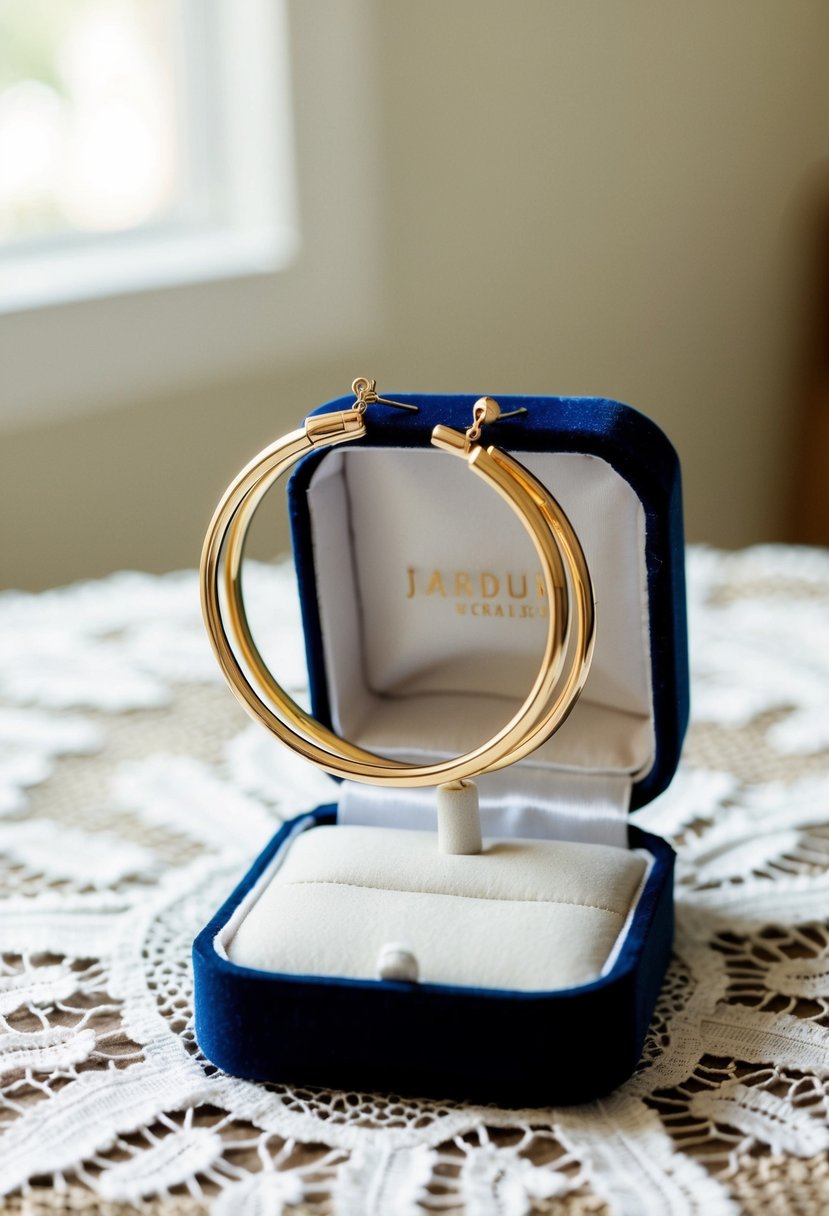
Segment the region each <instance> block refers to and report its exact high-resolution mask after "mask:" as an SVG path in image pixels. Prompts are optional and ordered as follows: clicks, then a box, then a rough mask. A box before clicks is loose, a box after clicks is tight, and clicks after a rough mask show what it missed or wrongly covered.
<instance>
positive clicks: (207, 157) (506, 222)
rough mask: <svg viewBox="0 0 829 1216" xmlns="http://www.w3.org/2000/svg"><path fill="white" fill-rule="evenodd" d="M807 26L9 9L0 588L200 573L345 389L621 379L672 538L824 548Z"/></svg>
mask: <svg viewBox="0 0 829 1216" xmlns="http://www.w3.org/2000/svg"><path fill="white" fill-rule="evenodd" d="M827 45H829V5H827V4H825V3H824V0H786V3H780V2H779V0H731V2H730V3H728V4H723V3H722V2H721V0H696V2H695V3H694V4H692V5H685V4H665V3H663V2H660V0H595V2H594V3H590V4H584V3H581V2H579V0H521V2H520V3H510V4H508V3H505V2H500V3H499V2H496V0H453V3H451V4H446V3H444V2H443V0H420V2H419V3H418V4H409V3H404V2H402V0H391V2H390V0H319V2H317V3H314V4H302V3H299V0H296V2H293V3H287V4H283V3H282V2H281V0H0V563H2V565H1V566H0V578H1V579H2V584H3V585H4V586H16V587H22V588H31V589H37V588H41V587H46V586H49V585H53V584H60V583H65V582H68V581H71V580H73V579H77V578H81V577H89V576H95V575H99V574H103V573H106V572H108V571H110V570H114V569H118V568H123V567H131V568H138V569H145V570H151V571H160V570H166V569H172V568H176V567H182V566H193V565H195V564H196V562H197V560H198V555H199V549H200V545H201V540H202V537H203V533H204V530H205V527H206V524H207V521H208V519H209V516H210V514H211V511H212V508H213V506H214V504H215V502H216V500H217V498H218V496H219V494H220V493H221V491H222V489H223V488H224V486H225V485H226V483H227V482H228V481H229V479H230V478H231V476H232V475H233V474H234V473H235V472H236V470H237V469H238V467H240V465H241V464H243V463H244V462H246V461H247V460H248V459H249V458H250V457H251V456H252V455H253V453H255V452H256V451H257V450H258V448H259V447H261V446H263V445H264V444H265V443H267V442H269V441H270V440H271V439H273V438H274V437H276V436H277V435H279V434H281V433H282V432H284V431H285V430H287V429H289V428H292V427H293V426H295V425H296V424H297V422H298V421H299V420H300V419H301V418H302V417H303V416H304V415H305V413H307V412H308V411H309V410H310V409H311V408H312V407H314V406H315V405H317V404H319V403H320V402H322V401H325V400H327V399H329V398H331V397H334V396H338V395H340V394H341V393H344V392H347V391H348V387H349V385H350V382H351V380H352V379H353V378H354V377H355V376H356V375H358V374H360V375H369V376H374V377H376V378H377V379H378V382H379V387H380V391H381V392H383V391H387V392H388V393H389V394H390V395H393V394H394V390H398V391H404V390H408V391H416V390H418V389H420V390H423V391H439V390H446V391H464V392H476V393H477V392H487V393H492V394H495V395H497V394H498V393H499V392H509V393H522V392H528V393H544V394H556V393H561V394H583V395H606V396H610V397H615V398H618V399H621V400H623V401H626V402H628V403H630V404H632V405H634V406H636V407H637V408H639V409H641V410H643V411H644V412H645V413H647V414H649V415H650V416H651V417H653V418H654V419H655V420H656V421H657V422H658V423H659V424H660V425H661V426H662V427H663V428H664V429H665V430H666V431H667V433H668V435H669V436H670V437H671V439H672V440H673V442H674V444H675V445H676V446H677V448H678V449H679V452H680V455H681V458H682V461H683V467H684V474H685V494H686V518H687V531H688V536H689V539H691V540H694V541H706V542H709V543H712V544H715V545H720V546H725V547H736V546H742V545H745V544H749V543H752V542H756V541H764V540H794V541H809V542H817V543H827V541H829V421H827V418H828V417H829V405H828V404H827V403H828V402H829V393H827V385H828V384H829V380H828V379H827V377H828V376H829V371H827V360H826V345H827V335H829V72H827V71H826V47H827ZM267 545H268V546H269V547H270V549H271V550H272V551H278V550H279V549H281V548H285V547H286V546H287V529H286V527H285V524H284V521H283V519H282V516H281V514H279V513H275V514H274V517H273V521H272V525H271V526H270V534H269V536H268V539H267Z"/></svg>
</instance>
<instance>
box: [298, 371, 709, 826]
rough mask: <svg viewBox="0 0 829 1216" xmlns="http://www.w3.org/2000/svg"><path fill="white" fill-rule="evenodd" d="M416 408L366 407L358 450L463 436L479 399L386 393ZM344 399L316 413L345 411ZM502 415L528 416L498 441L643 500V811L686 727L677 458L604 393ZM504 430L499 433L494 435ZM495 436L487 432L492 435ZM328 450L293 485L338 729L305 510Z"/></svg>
mask: <svg viewBox="0 0 829 1216" xmlns="http://www.w3.org/2000/svg"><path fill="white" fill-rule="evenodd" d="M387 395H388V396H389V397H391V398H392V399H393V400H395V401H404V402H407V401H408V402H411V403H412V404H416V405H417V406H418V413H416V414H414V413H409V412H408V411H405V410H395V409H393V408H391V407H388V406H382V405H374V406H370V407H369V411H368V414H367V418H368V419H369V420H370V426H369V428H368V434H367V435H366V436H365V438H363V439H361V440H360V441H359V442H360V446H361V447H379V448H384V447H403V448H405V447H414V448H417V447H420V448H429V447H431V434H432V428H433V427H434V426H435V425H437V423H439V422H443V423H446V424H448V425H449V426H454V427H457V428H458V429H459V430H464V429H465V428H466V427H467V426H468V425H469V421H470V419H471V417H472V406H473V404H474V402H475V400H476V397H473V396H453V397H448V396H421V395H419V394H407V393H397V394H395V393H391V392H390V393H388V394H387ZM352 401H353V397H341V398H338V399H337V400H336V401H332V402H329V403H328V404H327V405H324V406H321V407H320V409H319V410H316V411H315V413H329V412H331V411H334V410H344V409H348V408H349V406H350V405H351V403H352ZM498 401H499V403H500V405H501V408H502V409H503V411H504V412H505V413H507V412H509V411H510V410H513V409H518V408H519V407H521V406H526V407H527V413H526V414H523V415H521V416H519V418H516V419H506V420H505V421H503V422H499V423H498V426H497V428H493V430H492V432H491V433H490V435H491V438H492V439H493V440H495V441H497V443H498V444H499V446H501V447H504V448H505V449H506V450H507V451H509V452H516V453H521V452H551V451H552V452H583V453H585V454H587V455H590V456H599V457H601V459H603V460H606V461H607V463H608V464H609V465H611V466H612V468H614V469H615V470H616V471H617V472H618V473H619V474H620V475H621V476H622V477H624V478H625V479H626V480H627V481H628V482H629V483H630V485H631V486H632V487H633V489H634V490H635V491H636V493H637V495H638V496H639V498H640V500H641V502H642V505H643V508H644V511H645V548H646V553H645V560H646V568H647V578H648V596H649V600H650V650H651V680H652V688H653V710H654V721H655V728H656V755H655V760H654V764H653V767H652V768H651V770H650V772H649V773H648V774H647V776H645V777H643V778H642V780H641V781H638V782H637V783H636V784H635V785H634V786H633V793H632V799H631V809H632V810H634V809H635V808H636V807H639V806H644V805H645V804H646V803H648V802H650V801H651V800H652V799H653V798H655V797H656V796H657V795H658V794H661V793H662V791H663V790H664V789H666V788H667V786H668V785H670V782H671V779H672V778H673V775H674V772H675V771H676V766H677V763H678V761H679V754H680V751H681V748H682V740H683V738H684V736H685V730H686V728H687V725H688V709H689V701H688V689H689V677H688V638H687V623H686V608H685V544H684V535H683V528H682V486H681V477H680V470H679V460H678V459H677V455H676V452H675V451H674V449H673V447H672V446H671V444H670V442H669V441H668V439H667V438H666V436H665V435H664V434H663V432H662V431H661V430H660V429H659V427H657V426H656V425H655V423H653V422H651V421H650V419H649V418H646V417H645V416H644V414H640V413H639V412H638V411H637V410H634V409H631V407H630V406H628V405H622V404H621V403H620V402H618V401H608V400H605V399H604V398H600V397H506V396H503V395H501V394H498ZM496 430H497V435H496V434H495V431H496ZM488 437H489V436H488ZM325 456H326V453H325V452H320V453H313V454H312V455H310V456H308V457H306V459H305V460H304V461H303V463H302V464H301V465H300V466H299V467H298V469H297V470H296V472H295V473H294V475H293V477H292V478H291V480H290V483H289V490H288V495H289V509H290V513H291V527H292V535H293V545H294V561H295V564H296V570H297V580H298V584H299V594H300V602H301V606H302V620H303V626H304V630H305V643H306V652H307V659H308V674H309V679H310V688H311V703H312V707H313V712H314V715H315V717H317V718H318V719H319V720H320V721H322V722H324V723H325V724H326V725H328V726H330V725H331V709H330V705H329V700H328V683H327V677H326V671H325V659H324V654H323V646H322V634H321V628H320V615H319V607H318V604H317V596H316V577H315V572H314V553H313V545H312V540H311V525H310V519H309V515H308V510H307V505H306V491H307V488H308V483H309V481H310V479H311V476H312V475H313V472H314V470H315V469H316V467H317V465H318V464H319V462H320V460H324V459H325Z"/></svg>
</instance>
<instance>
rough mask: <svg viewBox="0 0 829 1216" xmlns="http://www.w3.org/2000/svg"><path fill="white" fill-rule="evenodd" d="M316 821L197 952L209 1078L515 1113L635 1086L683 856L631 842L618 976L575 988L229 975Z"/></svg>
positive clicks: (651, 843)
mask: <svg viewBox="0 0 829 1216" xmlns="http://www.w3.org/2000/svg"><path fill="white" fill-rule="evenodd" d="M309 818H310V819H311V820H313V821H314V823H315V824H324V823H334V822H336V807H334V806H329V807H321V808H319V809H318V810H316V811H314V812H313V813H312V814H311V816H300V817H299V819H297V820H293V821H291V822H290V823H288V824H285V826H284V827H283V828H282V829H281V830H280V832H279V833H278V834H277V835H276V836H275V837H274V839H273V840H272V841H271V843H270V844H269V845H268V846H267V848H266V849H265V850H264V852H263V853H262V854H261V856H260V857H259V859H258V860H257V862H256V863H255V865H254V866H253V868H252V869H251V870H250V872H249V873H248V874H247V876H246V877H245V878H244V880H243V881H242V883H241V884H240V885H239V886H238V887H237V889H236V890H235V891H234V892H233V894H232V895H231V897H230V899H229V900H228V901H227V903H226V904H225V905H224V907H223V908H221V910H220V911H219V912H218V913H217V914H216V916H215V917H214V918H213V920H212V921H211V922H210V924H209V925H207V927H206V928H205V929H204V930H203V931H202V932H201V933H200V934H199V936H198V937H197V938H196V941H195V943H194V946H193V969H194V975H195V989H196V992H195V996H196V1037H197V1039H198V1042H199V1046H200V1047H201V1049H202V1051H203V1052H204V1053H205V1055H206V1056H207V1057H208V1059H210V1060H211V1061H212V1062H213V1063H214V1064H216V1065H218V1066H219V1067H220V1068H223V1069H224V1070H225V1071H226V1072H229V1073H232V1074H233V1075H234V1076H239V1077H245V1078H248V1079H250V1080H254V1081H272V1082H285V1083H296V1084H302V1085H320V1086H325V1087H326V1088H337V1089H357V1090H380V1091H384V1092H392V1093H398V1094H410V1095H421V1096H422V1095H430V1096H433V1097H437V1098H440V1097H446V1098H455V1099H466V1100H469V1101H474V1102H497V1103H500V1104H502V1105H508V1106H547V1105H553V1104H560V1103H571V1102H585V1101H588V1100H589V1099H591V1098H595V1097H598V1096H599V1095H601V1094H604V1093H608V1092H609V1091H610V1090H612V1089H614V1088H615V1087H616V1086H617V1085H619V1084H621V1082H622V1081H624V1080H625V1079H626V1078H627V1077H628V1076H630V1074H631V1072H632V1071H633V1069H634V1068H635V1067H636V1064H637V1061H638V1060H639V1056H640V1054H641V1051H642V1044H643V1042H644V1038H645V1034H646V1032H647V1028H648V1024H649V1022H650V1017H651V1014H652V1012H653V1007H654V1005H655V1003H656V998H657V996H658V993H659V988H660V985H661V983H662V977H663V975H664V973H665V968H666V967H667V964H668V959H669V957H670V951H671V940H672V936H673V863H674V854H673V851H672V849H671V848H670V847H669V845H667V844H666V843H665V841H664V840H660V839H659V838H658V837H655V836H651V835H649V834H647V833H644V832H641V831H639V830H638V829H636V828H631V829H630V835H631V840H630V843H631V846H632V847H634V848H639V847H641V848H646V849H648V850H649V851H650V852H651V853H652V854H653V856H654V866H653V868H652V870H651V873H650V875H649V877H648V881H647V884H646V886H645V889H644V891H643V893H642V895H641V897H640V900H639V905H638V908H637V912H636V915H635V917H634V920H633V923H632V925H631V926H630V930H629V932H628V934H627V937H626V939H625V942H624V944H623V946H622V949H621V951H620V953H619V956H618V958H617V959H616V962H615V965H614V966H613V968H612V970H611V971H610V972H609V973H608V974H607V975H605V976H602V977H601V978H600V979H598V980H596V981H594V982H593V983H590V984H585V985H583V986H582V987H579V988H571V989H568V990H566V991H563V992H554V993H527V992H500V991H499V992H493V991H488V990H481V989H474V988H456V987H451V986H449V985H437V984H408V983H401V982H398V981H390V980H371V981H368V980H340V979H328V978H322V977H320V976H296V975H276V974H271V973H268V972H263V971H255V970H251V969H249V968H245V967H240V966H238V965H236V964H234V963H231V962H230V961H229V960H227V959H226V958H223V957H221V955H219V954H218V953H217V952H216V949H215V947H214V940H215V938H216V935H217V934H218V933H220V932H221V930H222V929H223V928H224V926H225V925H226V924H227V922H228V920H229V919H230V917H231V916H232V914H233V912H234V911H235V909H236V908H237V907H238V905H239V903H240V902H241V901H242V900H243V899H244V897H245V895H246V894H247V892H248V891H249V890H250V889H251V888H252V887H253V886H254V885H255V883H256V882H257V880H258V878H259V876H260V875H261V874H262V872H263V870H264V869H265V868H266V867H267V866H268V864H269V863H270V861H271V860H272V858H273V857H274V855H275V853H276V852H277V851H278V850H279V849H280V848H281V847H282V845H283V843H284V841H285V840H286V838H287V837H288V835H289V834H290V832H291V831H292V830H293V828H294V827H295V825H296V824H297V823H299V822H300V821H301V820H303V819H309ZM308 830H310V831H313V828H309V829H308Z"/></svg>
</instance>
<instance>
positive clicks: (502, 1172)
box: [0, 547, 829, 1216]
mask: <svg viewBox="0 0 829 1216" xmlns="http://www.w3.org/2000/svg"><path fill="white" fill-rule="evenodd" d="M251 574H252V577H251V581H250V588H249V595H250V596H251V597H252V598H253V600H254V601H255V605H256V604H258V605H259V611H260V616H262V619H267V620H268V622H269V627H270V628H271V629H272V630H273V636H274V637H275V638H278V639H279V646H280V654H281V661H282V668H281V670H282V674H283V675H285V673H286V672H287V673H288V675H287V683H288V685H289V686H290V687H291V689H292V690H294V691H296V692H297V694H299V693H300V692H301V689H302V685H303V681H304V678H305V677H304V661H303V652H302V645H301V638H300V631H299V623H298V615H297V608H296V604H295V600H294V593H293V587H292V573H291V572H290V571H289V570H288V568H287V567H285V566H276V567H266V566H257V567H255V568H254V569H253V571H252V572H251ZM255 605H254V608H255ZM689 609H690V623H691V663H692V674H693V693H692V697H693V715H692V726H691V730H690V734H689V738H688V741H687V744H686V748H685V753H684V757H683V761H682V765H681V767H680V770H679V773H678V774H677V776H676V778H675V780H674V782H673V784H672V786H671V788H670V789H669V790H668V792H667V793H666V794H664V795H663V796H662V797H660V798H659V799H658V800H657V801H655V802H654V803H652V804H651V805H650V806H648V807H646V808H644V809H643V810H641V811H638V812H637V813H636V814H635V815H634V816H633V818H634V821H635V822H638V823H639V824H640V825H641V826H643V827H646V828H648V829H649V830H652V831H655V832H657V833H659V834H660V835H662V836H665V837H667V838H668V839H670V840H671V841H672V842H673V843H674V845H675V847H676V849H677V851H678V868H677V880H676V895H677V932H676V941H675V949H674V957H673V961H672V963H671V966H670V970H669V972H668V976H667V979H666V982H665V985H664V988H663V991H662V995H661V998H660V1001H659V1005H658V1008H657V1012H656V1015H655V1018H654V1021H653V1025H652V1027H651V1030H650V1033H649V1036H648V1040H647V1043H646V1047H645V1052H644V1055H643V1058H642V1061H641V1062H640V1065H639V1068H638V1070H637V1072H636V1074H635V1075H634V1077H633V1078H632V1079H631V1080H630V1081H629V1082H628V1083H627V1084H626V1085H624V1086H622V1088H621V1089H619V1090H617V1091H616V1092H615V1093H613V1094H612V1095H610V1096H609V1097H607V1098H604V1099H602V1100H600V1101H596V1102H593V1103H590V1104H589V1105H584V1106H578V1107H569V1108H553V1109H543V1110H525V1111H514V1110H500V1109H497V1108H495V1107H489V1106H486V1107H479V1106H464V1105H460V1104H457V1103H448V1102H434V1101H426V1100H423V1101H420V1100H413V1099H401V1098H398V1097H395V1096H392V1095H385V1094H359V1093H347V1094H346V1093H338V1092H330V1091H324V1090H310V1089H300V1088H289V1087H284V1086H263V1085H256V1084H253V1083H250V1082H246V1081H240V1080H238V1079H234V1078H232V1077H229V1076H226V1075H225V1074H223V1073H221V1072H219V1071H218V1070H216V1069H215V1068H213V1067H212V1066H211V1065H209V1064H208V1062H207V1061H206V1060H205V1059H204V1057H202V1056H201V1054H200V1053H199V1050H198V1047H197V1045H196V1043H195V1040H194V1035H193V1020H192V1003H191V1002H192V993H191V973H190V962H189V958H190V945H191V942H192V939H193V936H194V935H195V933H196V932H197V931H198V929H199V928H200V927H201V926H202V925H203V924H204V923H205V921H206V920H207V919H208V918H209V916H210V914H211V913H212V912H213V911H214V910H215V909H216V908H217V907H218V906H219V904H220V903H221V902H222V900H223V898H224V897H225V896H226V895H227V893H228V892H229V891H230V890H231V889H232V887H233V886H234V885H235V883H236V881H237V879H238V878H239V877H240V876H241V874H242V873H243V872H244V870H245V869H246V868H247V866H248V865H249V863H250V861H251V859H252V858H253V857H254V856H255V855H256V853H257V852H258V851H259V850H260V848H261V847H262V845H263V844H264V843H265V841H266V840H267V839H268V838H269V837H270V836H271V835H272V834H273V832H274V829H275V826H276V825H277V824H278V823H279V821H280V820H281V819H283V818H286V817H289V816H291V815H294V814H297V813H298V812H300V811H302V810H305V809H308V808H310V807H312V806H314V805H316V804H317V803H318V802H320V801H324V800H328V799H329V798H330V792H331V789H332V788H333V787H332V785H331V783H330V781H329V779H328V778H327V777H325V776H324V775H322V774H320V773H317V772H316V771H314V770H311V769H309V767H308V766H307V765H305V764H303V763H302V762H301V761H298V760H297V759H296V758H295V757H293V756H292V755H290V754H289V753H287V752H285V751H284V750H283V749H282V748H281V747H280V746H279V745H278V744H276V743H275V742H274V741H273V740H271V738H270V737H269V736H268V735H267V734H266V733H265V732H264V731H262V730H261V729H260V728H259V727H257V726H256V725H254V724H247V719H246V718H245V717H244V714H243V713H242V711H241V709H240V708H239V706H238V705H237V703H236V702H235V700H234V699H233V698H232V696H231V695H230V693H229V692H228V691H227V689H226V688H225V686H224V685H223V683H222V682H221V679H220V677H219V675H218V671H217V668H216V665H215V662H214V660H213V657H212V655H211V654H210V651H209V648H208V646H207V643H206V640H205V637H204V633H203V629H202V626H201V621H200V617H199V610H198V595H197V580H196V575H195V573H193V572H189V571H188V572H183V573H176V574H169V575H163V576H150V575H145V574H137V573H123V574H116V575H113V576H111V577H109V578H106V579H103V580H101V581H99V582H91V583H83V584H76V585H74V586H71V587H68V588H63V589H60V590H56V591H50V592H45V593H42V594H39V595H28V594H21V593H11V592H6V593H4V594H3V595H1V596H0V855H1V856H2V867H3V869H2V873H3V878H2V900H0V1031H2V1033H1V1034H0V1194H1V1195H3V1196H5V1200H4V1204H5V1206H4V1209H3V1210H5V1211H9V1212H21V1213H28V1214H34V1213H41V1212H42V1213H47V1212H55V1211H66V1210H69V1211H72V1212H85V1211H90V1212H110V1213H113V1214H115V1213H118V1214H120V1213H127V1212H141V1213H164V1214H170V1216H172V1214H173V1213H175V1214H184V1213H187V1214H190V1213H210V1214H211V1216H232V1214H234V1213H240V1214H241V1213H246V1214H247V1213H263V1214H264V1213H273V1214H278V1213H280V1212H283V1211H284V1212H286V1213H306V1212H307V1213H319V1214H323V1213H338V1214H346V1216H351V1214H355V1216H356V1214H358V1213H359V1214H360V1216H390V1214H397V1213H402V1214H404V1216H405V1214H408V1213H411V1214H415V1213H423V1212H442V1213H453V1214H455V1213H456V1214H458V1216H461V1214H463V1216H485V1214H489V1213H501V1214H504V1216H524V1214H530V1213H556V1214H561V1216H563V1214H565V1213H567V1214H569V1213H614V1214H624V1216H628V1214H630V1216H643V1214H644V1216H650V1214H653V1216H666V1214H671V1213H675V1214H680V1213H681V1214H683V1216H686V1214H691V1213H695V1212H705V1213H706V1216H719V1214H721V1213H722V1214H725V1213H740V1212H748V1213H755V1212H756V1213H764V1214H766V1213H781V1214H782V1213H786V1214H787V1216H788V1214H789V1213H795V1212H796V1213H802V1214H806V1213H823V1212H826V1211H827V1210H829V919H827V916H828V915H829V554H827V553H824V552H822V551H818V550H809V549H793V548H783V547H761V548H754V549H749V550H745V551H743V552H740V553H734V554H725V553H719V552H714V551H711V550H706V549H694V550H691V551H690V553H689ZM492 1050H493V1052H494V1051H497V1050H498V1045H497V1044H493V1045H492ZM483 1065H484V1066H485V1061H484V1062H483Z"/></svg>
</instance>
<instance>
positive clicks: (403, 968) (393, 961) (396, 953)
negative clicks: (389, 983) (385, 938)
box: [377, 942, 420, 984]
mask: <svg viewBox="0 0 829 1216" xmlns="http://www.w3.org/2000/svg"><path fill="white" fill-rule="evenodd" d="M419 974H420V968H419V967H418V964H417V958H416V957H415V955H414V954H413V952H412V951H411V950H410V949H409V947H408V946H403V945H401V943H400V942H386V944H385V945H384V946H381V948H380V953H379V954H378V955H377V978H378V979H381V980H406V981H407V982H408V983H410V984H416V983H417V978H418V975H419Z"/></svg>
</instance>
